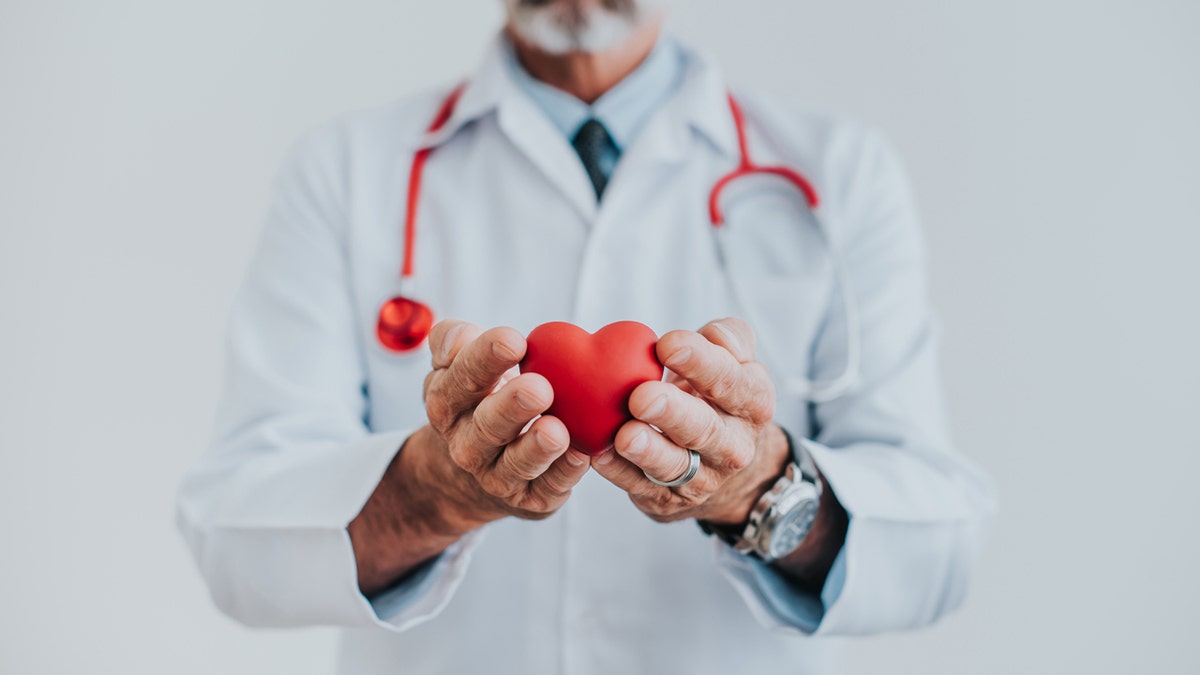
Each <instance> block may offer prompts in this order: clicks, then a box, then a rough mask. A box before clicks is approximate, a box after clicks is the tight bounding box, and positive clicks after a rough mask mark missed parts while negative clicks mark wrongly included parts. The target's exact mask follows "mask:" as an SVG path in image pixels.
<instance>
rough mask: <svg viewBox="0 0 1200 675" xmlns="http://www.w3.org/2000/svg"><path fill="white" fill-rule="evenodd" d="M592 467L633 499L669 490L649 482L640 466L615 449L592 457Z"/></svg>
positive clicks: (657, 496) (657, 495) (656, 495)
mask: <svg viewBox="0 0 1200 675" xmlns="http://www.w3.org/2000/svg"><path fill="white" fill-rule="evenodd" d="M592 468H593V469H595V470H596V473H598V474H600V475H601V476H603V477H604V479H605V480H607V481H608V482H610V483H612V484H613V485H615V486H617V487H618V488H620V489H622V490H624V491H625V492H627V493H629V496H630V497H632V498H634V499H635V500H649V499H654V498H662V497H663V495H664V493H666V492H669V489H668V488H665V487H662V486H659V485H655V484H654V483H651V482H650V481H649V480H648V479H647V478H646V474H644V473H642V469H641V467H639V466H638V465H637V464H634V463H633V462H631V461H629V460H628V459H625V458H624V457H622V456H621V455H620V454H618V453H617V452H616V450H609V451H607V452H605V453H604V454H602V455H599V456H597V457H593V458H592Z"/></svg>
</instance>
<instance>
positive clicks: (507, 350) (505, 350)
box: [492, 342, 517, 361]
mask: <svg viewBox="0 0 1200 675" xmlns="http://www.w3.org/2000/svg"><path fill="white" fill-rule="evenodd" d="M492 353H493V354H495V355H496V358H498V359H500V360H501V361H516V360H517V353H516V352H515V351H513V349H512V347H509V346H508V345H506V344H504V343H503V342H493V343H492Z"/></svg>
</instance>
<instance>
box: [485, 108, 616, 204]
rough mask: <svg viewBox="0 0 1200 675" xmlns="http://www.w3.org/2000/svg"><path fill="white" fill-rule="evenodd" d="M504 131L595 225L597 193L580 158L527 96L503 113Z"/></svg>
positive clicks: (500, 113)
mask: <svg viewBox="0 0 1200 675" xmlns="http://www.w3.org/2000/svg"><path fill="white" fill-rule="evenodd" d="M499 123H500V130H501V131H502V132H503V133H504V135H505V136H507V137H508V139H509V140H511V141H512V143H513V145H514V146H516V148H517V149H518V150H520V151H521V153H522V154H524V155H525V156H526V157H527V158H528V159H529V161H530V162H532V163H533V165H534V166H536V167H537V168H538V170H539V171H541V173H542V175H543V176H544V177H545V178H546V180H547V181H549V182H550V183H551V184H552V185H554V187H555V188H557V189H558V191H559V192H560V193H562V195H563V197H565V198H566V200H567V201H568V202H570V204H571V205H572V206H573V207H574V208H575V210H576V211H578V212H579V215H580V217H581V218H583V220H584V221H585V222H586V223H587V224H589V225H591V224H592V223H594V222H595V220H596V214H597V212H598V204H597V203H596V192H595V189H594V188H593V187H592V184H591V181H590V180H588V177H587V173H585V172H584V170H583V163H582V162H580V161H579V155H577V154H576V153H575V150H574V149H573V148H572V147H571V146H570V144H568V143H567V140H566V139H565V138H563V136H562V134H561V133H559V131H558V129H555V128H554V125H553V124H552V123H551V122H550V120H549V119H547V118H546V116H545V115H544V114H543V113H542V111H540V110H538V108H537V106H536V105H535V104H534V102H533V101H531V100H529V99H528V98H527V97H525V96H524V95H519V96H511V97H509V98H508V99H506V100H505V101H504V103H503V104H502V105H501V106H500V110H499Z"/></svg>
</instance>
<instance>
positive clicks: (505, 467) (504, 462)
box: [480, 416, 571, 510]
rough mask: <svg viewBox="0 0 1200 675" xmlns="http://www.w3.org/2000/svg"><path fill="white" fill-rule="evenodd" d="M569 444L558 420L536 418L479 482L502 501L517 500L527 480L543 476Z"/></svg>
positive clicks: (548, 417)
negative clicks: (503, 499)
mask: <svg viewBox="0 0 1200 675" xmlns="http://www.w3.org/2000/svg"><path fill="white" fill-rule="evenodd" d="M570 442H571V436H570V434H568V433H567V428H566V427H565V426H564V425H563V423H562V422H561V421H560V420H559V419H558V418H556V417H550V416H545V417H541V418H538V420H537V421H536V422H534V423H533V425H532V426H530V427H529V431H527V432H526V433H524V434H522V435H521V436H520V438H518V439H516V440H515V441H513V442H512V443H510V444H509V445H508V446H507V447H505V448H504V450H503V451H502V452H501V453H500V454H499V456H498V457H497V458H496V461H495V465H494V466H493V467H492V469H491V470H489V471H487V472H486V473H485V474H484V475H483V476H482V477H481V480H480V482H481V484H483V485H484V488H485V489H487V490H488V491H489V492H491V493H492V494H495V495H497V496H500V497H503V498H505V499H510V500H511V499H514V498H517V497H521V496H523V494H524V493H527V492H529V491H530V485H529V484H530V482H531V481H533V480H535V479H537V478H539V477H541V476H542V474H544V473H546V471H547V470H548V469H549V468H550V466H551V465H552V464H554V462H555V461H556V460H557V459H559V458H560V457H562V456H563V455H564V454H565V453H566V452H567V449H568V448H569V447H570ZM535 510H537V509H536V505H535Z"/></svg>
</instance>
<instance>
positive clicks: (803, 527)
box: [697, 431, 821, 562]
mask: <svg viewBox="0 0 1200 675" xmlns="http://www.w3.org/2000/svg"><path fill="white" fill-rule="evenodd" d="M784 434H785V435H787V432H786V431H785V432H784ZM787 440H788V446H789V447H791V448H792V461H791V462H789V463H788V465H787V467H786V469H785V470H784V473H783V476H782V477H780V479H779V480H777V481H775V484H774V485H772V486H771V489H769V490H767V492H766V493H765V494H763V496H762V497H761V498H759V500H758V502H757V503H756V504H755V505H754V508H753V509H751V510H750V518H749V519H748V520H747V521H746V526H745V527H744V528H743V529H742V531H741V532H737V531H736V529H735V530H733V531H730V530H729V529H727V528H723V527H717V526H714V525H711V524H708V523H705V522H703V521H697V522H698V523H699V524H700V529H702V530H704V532H705V533H706V534H711V535H716V536H717V537H720V538H721V539H723V540H724V541H726V542H727V543H729V544H730V545H732V546H733V548H734V550H735V551H737V552H738V553H741V554H743V555H755V556H757V557H759V558H761V559H762V560H764V561H766V562H771V561H774V560H778V559H779V558H782V557H784V556H786V555H787V554H789V553H791V552H792V551H795V550H796V549H797V548H799V546H800V544H801V542H803V541H804V538H805V537H806V536H808V533H809V531H810V530H812V526H813V523H814V522H816V519H817V509H818V507H819V505H820V503H821V479H820V477H819V475H818V474H817V466H816V464H815V463H814V462H813V460H812V457H810V456H809V454H808V453H807V452H806V451H805V450H804V448H802V447H797V446H796V445H795V444H794V443H792V438H791V436H790V435H788V437H787Z"/></svg>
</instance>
